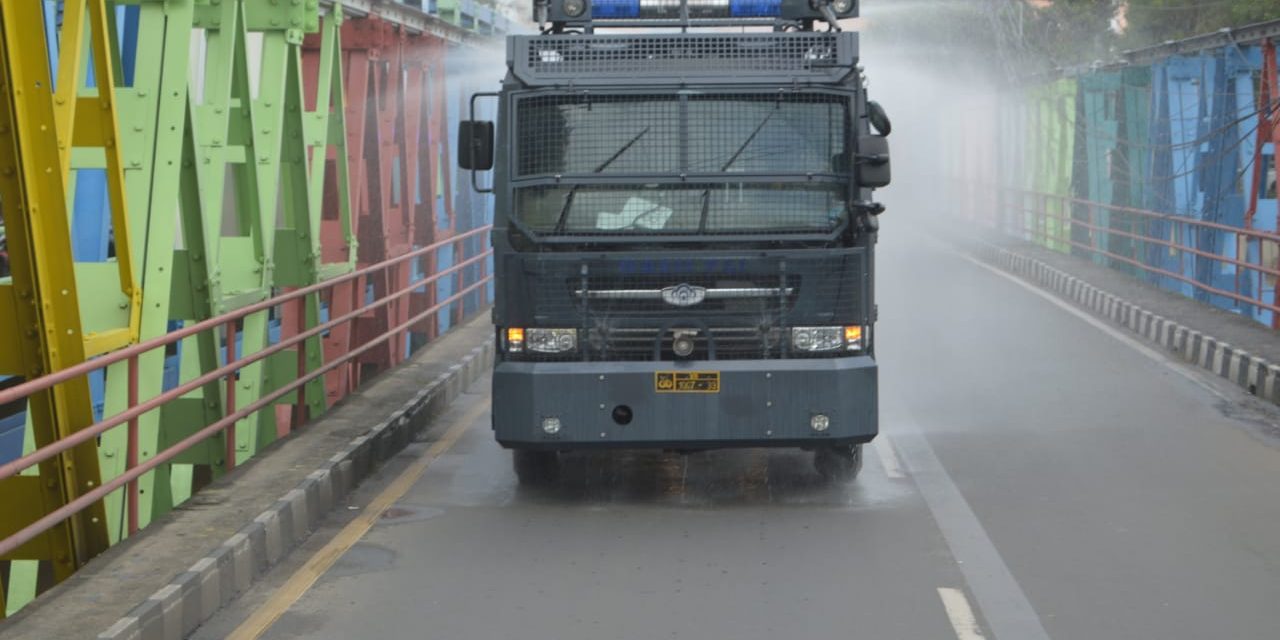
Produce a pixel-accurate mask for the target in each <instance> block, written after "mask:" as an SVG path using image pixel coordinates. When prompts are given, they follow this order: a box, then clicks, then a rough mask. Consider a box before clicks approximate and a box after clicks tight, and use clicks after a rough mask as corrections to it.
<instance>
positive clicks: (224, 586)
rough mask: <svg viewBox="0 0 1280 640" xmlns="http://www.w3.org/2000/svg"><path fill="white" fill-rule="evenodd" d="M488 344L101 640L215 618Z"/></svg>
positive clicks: (147, 637)
mask: <svg viewBox="0 0 1280 640" xmlns="http://www.w3.org/2000/svg"><path fill="white" fill-rule="evenodd" d="M493 357H494V353H493V340H492V339H490V340H487V341H485V342H484V343H483V344H481V345H480V346H478V347H476V348H475V349H472V350H471V351H470V352H469V353H468V354H467V355H466V356H465V357H464V358H463V359H462V361H461V362H459V363H458V364H455V365H453V366H451V367H450V368H449V370H448V371H447V372H446V373H443V374H441V375H440V376H438V377H436V378H435V379H434V380H432V381H431V382H429V383H428V384H427V385H426V386H425V387H424V388H423V389H422V391H420V392H419V393H417V394H416V395H415V396H414V397H413V399H412V400H411V401H409V402H406V403H404V404H403V405H401V406H400V407H398V408H397V409H396V410H395V411H393V412H392V413H391V415H390V416H388V417H387V418H386V419H385V420H382V421H381V422H379V423H377V424H376V425H374V426H373V428H371V429H370V430H369V431H368V432H366V433H365V434H363V435H360V436H358V437H356V438H353V439H352V440H351V441H350V442H349V443H348V444H347V445H346V446H345V447H344V448H343V449H342V450H341V451H339V452H338V453H336V454H334V455H333V456H332V457H330V458H329V460H328V462H327V463H325V465H324V466H322V467H320V468H318V469H316V470H315V471H313V472H311V473H310V474H308V475H307V477H306V478H305V479H304V480H303V481H302V482H301V483H299V484H298V485H297V486H296V487H293V488H292V489H290V490H288V491H286V492H285V493H284V494H283V495H281V496H280V498H279V499H278V500H277V501H276V502H275V504H273V505H272V506H271V507H270V508H268V509H267V510H266V511H264V512H262V513H261V514H259V515H258V516H257V517H255V518H254V519H253V520H252V521H251V522H250V523H249V524H247V525H245V526H244V527H243V528H241V529H240V530H239V531H237V532H236V533H235V534H233V535H232V536H230V537H228V538H227V539H226V540H225V541H223V542H222V544H220V545H218V547H217V548H215V549H213V550H212V551H210V552H209V553H208V554H206V555H205V556H203V557H201V558H200V559H198V560H197V561H196V562H195V563H194V564H192V565H191V567H190V568H189V569H188V570H187V571H184V572H183V573H181V574H179V575H177V576H175V577H174V578H173V580H172V581H170V582H169V584H167V585H165V586H164V587H161V588H160V589H159V590H157V591H156V592H155V593H154V594H152V595H151V596H150V597H149V598H147V599H146V600H145V601H143V602H142V603H140V604H138V605H137V606H136V607H134V608H133V609H132V610H131V611H129V613H128V614H126V615H125V616H124V617H122V618H120V619H119V620H117V621H116V622H115V623H114V624H112V625H111V626H110V627H109V628H107V629H106V630H104V631H102V632H101V633H99V635H98V638H99V640H181V639H182V638H185V637H187V636H188V635H190V634H191V632H192V631H194V630H195V629H196V628H197V627H198V626H199V625H200V624H202V623H203V622H205V621H206V620H208V619H209V618H211V617H213V614H214V613H216V612H217V611H218V610H219V609H221V608H222V607H224V606H226V605H227V604H228V603H230V602H231V601H232V600H234V599H235V598H236V597H237V596H239V595H240V594H241V593H244V592H245V591H246V590H247V589H248V588H249V587H250V586H251V585H253V583H254V582H256V581H257V580H259V579H261V578H262V577H263V576H265V575H266V573H267V571H268V570H269V569H270V568H271V567H272V566H274V565H275V564H276V563H278V562H280V560H281V559H283V558H284V557H285V556H287V555H288V554H289V552H290V551H292V550H293V549H294V548H296V547H297V546H298V545H299V544H300V543H302V542H303V541H304V540H306V539H307V537H308V536H310V535H311V532H312V531H314V530H315V529H316V527H317V526H318V525H319V524H320V521H321V520H322V519H323V518H324V517H325V516H326V515H327V514H328V513H329V512H330V511H331V510H332V509H333V508H334V507H335V506H337V505H338V504H339V503H340V502H341V501H342V500H343V499H344V498H345V497H346V496H347V495H348V494H349V493H350V492H351V490H352V489H354V488H355V487H356V486H357V485H358V484H359V483H360V482H361V481H362V480H364V479H365V478H366V477H368V476H369V474H370V473H371V472H372V471H374V470H375V469H377V468H378V467H379V466H380V465H381V464H382V463H384V462H386V461H387V460H389V459H390V458H391V457H393V456H394V455H395V454H397V453H398V452H399V451H400V450H402V449H404V448H405V447H406V446H407V445H408V444H409V443H410V442H412V441H413V440H414V438H415V437H416V436H417V435H418V434H420V433H422V432H423V431H425V430H426V429H427V427H428V426H429V425H430V424H431V422H432V420H433V419H435V418H436V417H438V416H440V415H441V414H442V413H444V410H445V409H446V408H447V407H448V406H449V405H450V403H452V402H453V400H454V399H455V398H457V396H458V395H459V394H461V393H462V391H463V390H464V389H466V387H467V386H468V385H470V384H471V383H472V382H474V381H476V380H477V379H479V378H480V377H481V376H482V375H483V374H484V372H486V371H488V370H489V369H490V368H491V367H492V365H493Z"/></svg>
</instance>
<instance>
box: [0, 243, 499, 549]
mask: <svg viewBox="0 0 1280 640" xmlns="http://www.w3.org/2000/svg"><path fill="white" fill-rule="evenodd" d="M490 229H491V227H488V226H486V227H480V228H477V229H474V230H471V231H468V232H466V233H462V234H458V235H455V236H452V237H450V238H448V239H446V240H442V241H440V242H436V243H433V244H431V245H428V246H425V247H422V248H419V249H415V250H414V251H412V252H409V253H407V254H405V255H402V256H398V257H395V258H391V259H389V260H385V261H383V262H380V263H377V264H374V265H371V266H368V267H364V268H361V269H358V270H355V271H352V272H351V273H348V274H344V275H342V276H339V277H336V278H332V279H330V280H327V281H325V282H322V283H317V284H314V285H309V286H307V287H302V288H299V289H295V290H292V291H289V292H287V293H284V294H281V295H278V296H275V297H273V298H270V299H267V300H263V301H260V302H257V303H254V304H252V305H249V306H246V307H243V308H240V309H237V310H235V311H231V312H228V313H225V314H223V315H220V316H217V317H215V318H210V319H208V320H204V321H201V322H197V323H194V324H191V325H189V326H187V327H183V328H182V329H179V330H176V331H173V332H171V333H168V334H166V335H165V336H161V337H157V338H154V339H151V340H147V341H145V342H142V343H139V344H136V345H132V346H130V347H127V348H125V349H121V350H119V351H116V352H113V353H111V354H109V355H106V356H103V357H101V358H97V359H95V360H91V361H87V362H84V363H81V364H78V365H76V366H74V367H69V368H67V369H64V370H62V371H58V372H56V373H53V374H49V375H46V376H42V377H41V378H37V379H35V380H31V381H28V382H26V383H23V384H21V385H18V386H15V387H12V388H10V389H7V390H4V391H3V392H0V404H4V403H9V402H14V401H17V400H21V399H23V398H26V397H29V396H30V395H33V394H36V393H40V392H42V391H46V390H48V389H50V388H52V387H54V386H56V385H57V384H60V383H63V382H66V381H67V380H70V379H73V378H74V377H76V376H78V375H85V374H87V373H89V372H92V371H95V370H98V369H102V368H104V367H107V366H110V365H111V364H114V363H117V362H120V361H121V360H125V361H127V367H128V368H127V375H128V407H127V408H126V409H125V410H124V411H122V412H120V413H117V414H115V415H113V416H111V417H109V418H105V419H103V420H101V421H99V422H96V423H94V424H92V425H89V426H87V427H85V428H84V429H80V430H78V431H76V432H75V433H73V434H71V435H69V436H67V437H65V438H61V439H59V440H58V441H56V442H53V443H50V444H48V445H46V446H44V447H41V448H39V449H37V450H35V451H33V452H31V453H28V454H26V455H24V456H22V457H20V458H18V459H16V460H12V461H10V462H8V463H5V464H3V465H0V481H3V480H4V479H6V478H10V477H13V476H15V475H17V474H19V473H21V472H22V471H24V470H26V469H29V468H31V467H33V466H35V465H37V464H39V463H41V462H43V461H45V460H48V459H50V458H52V457H54V456H56V455H59V454H62V453H65V452H67V451H69V450H70V449H72V448H74V447H77V446H80V445H83V444H85V443H87V442H89V441H91V440H93V439H94V438H96V437H98V436H100V435H102V434H103V433H105V432H107V431H108V430H110V429H113V428H116V427H118V426H120V425H121V424H125V423H127V424H128V441H127V449H126V463H125V472H124V473H123V474H122V475H121V476H119V477H117V478H115V479H113V480H112V481H110V482H108V483H106V484H104V485H102V486H100V487H99V488H98V489H95V490H94V491H92V492H90V493H86V494H83V495H81V496H80V497H78V498H76V499H74V500H72V501H71V502H69V503H67V504H66V505H63V506H62V507H60V508H59V509H57V510H55V511H53V512H51V513H49V514H47V515H46V516H45V517H43V518H41V519H40V520H38V521H36V522H35V523H33V524H32V525H30V526H28V527H26V528H24V529H22V530H21V531H19V532H17V533H15V534H14V535H12V536H10V537H9V538H6V539H4V540H2V541H0V556H3V555H4V554H6V553H9V552H11V551H12V550H14V549H16V548H18V547H19V546H21V545H22V544H25V543H26V542H27V541H29V540H31V539H32V538H34V537H35V536H37V535H40V533H42V532H44V531H45V530H47V529H48V528H49V527H52V526H53V525H54V524H56V523H58V522H60V521H61V520H63V519H65V518H67V517H69V516H71V515H72V514H74V513H76V512H78V511H79V510H80V509H83V508H84V507H85V506H87V505H89V504H92V503H93V502H94V501H95V500H97V499H99V498H101V497H103V496H105V495H107V494H108V493H110V492H111V491H113V490H115V489H118V488H120V487H121V486H125V487H126V492H127V496H126V505H127V511H128V513H127V523H128V531H129V533H130V534H131V535H132V534H133V533H135V532H136V531H137V530H138V503H139V500H138V497H139V496H138V483H137V480H138V478H139V477H141V475H142V474H143V473H146V471H149V470H150V469H154V468H155V467H156V466H158V465H160V464H163V463H164V462H166V461H168V460H171V459H172V458H173V457H175V456H177V455H178V454H179V453H181V452H182V451H183V450H185V449H187V448H189V447H190V446H192V445H194V444H196V443H198V442H199V441H201V440H203V439H204V438H206V437H209V436H211V435H213V434H214V433H216V432H218V431H220V430H225V437H226V441H227V442H226V453H225V455H226V459H225V461H224V464H225V468H226V470H228V471H230V470H231V469H233V468H234V467H235V423H236V422H237V421H238V420H240V419H242V418H244V417H247V416H249V415H252V414H253V413H255V412H257V411H258V410H260V409H262V408H263V407H265V406H267V405H268V404H269V403H271V402H273V401H274V400H275V399H277V398H280V397H282V396H284V395H285V394H287V393H289V392H291V391H293V390H295V389H296V390H298V393H299V394H302V393H303V389H304V388H305V387H304V385H305V384H306V383H307V382H310V381H311V380H314V379H316V378H317V377H319V376H320V375H323V374H324V373H327V372H329V371H331V370H333V369H335V368H337V367H339V366H342V365H345V364H347V363H349V362H350V361H351V360H352V359H354V358H355V357H356V356H358V355H360V354H362V353H364V352H366V351H368V350H370V349H372V348H373V347H374V346H377V345H378V344H381V343H382V342H385V341H387V340H389V339H391V337H393V336H394V335H396V334H397V333H399V332H400V331H403V330H405V329H407V328H409V327H412V326H414V325H415V324H418V323H420V322H422V321H424V320H425V319H426V318H428V317H430V316H431V315H432V314H435V313H438V312H439V311H440V310H441V309H443V308H444V307H446V306H448V305H450V304H452V303H453V302H456V301H457V300H460V299H461V298H462V297H464V296H466V295H468V294H470V293H471V292H473V291H475V290H476V289H478V288H479V287H481V286H483V285H485V284H487V283H488V282H489V281H490V280H491V276H489V275H487V274H484V272H483V271H484V270H483V266H484V262H483V261H484V260H486V259H487V258H489V257H490V256H492V255H493V251H492V250H491V249H489V250H485V251H484V252H482V253H480V254H478V255H475V256H472V257H470V258H467V259H465V260H462V261H460V262H458V263H456V264H454V265H452V266H450V267H448V268H446V269H442V270H440V271H438V272H436V273H433V274H431V275H429V276H427V277H425V278H423V279H421V280H417V281H415V282H412V283H409V284H408V285H407V286H406V287H404V288H402V289H400V290H398V291H394V292H389V293H388V294H387V295H384V296H383V297H381V298H379V299H377V300H374V301H372V302H369V303H367V304H363V305H362V306H360V307H359V308H356V309H354V310H352V311H351V312H348V313H346V314H343V315H341V316H338V317H335V318H331V319H330V320H329V321H327V322H325V323H322V324H319V325H317V326H315V327H312V328H310V329H306V328H300V331H299V332H298V333H297V334H295V335H292V336H289V337H287V338H284V339H281V340H280V341H278V342H276V343H275V344H272V345H269V346H267V347H266V348H264V349H262V350H260V351H257V352H254V353H252V354H247V355H245V356H244V357H242V358H237V357H236V352H235V342H236V330H237V329H236V321H237V320H239V319H241V318H243V317H245V316H248V315H249V314H252V313H256V312H259V311H263V310H266V309H269V308H272V307H275V306H278V305H281V304H284V303H286V302H289V301H292V300H296V299H299V298H302V297H303V296H306V295H310V294H313V293H317V292H320V291H324V290H326V289H331V288H333V287H335V286H336V285H338V284H341V283H344V282H347V281H350V280H353V279H356V278H360V277H362V276H365V275H368V274H371V273H374V272H376V271H378V270H379V269H386V268H389V267H393V266H397V265H399V264H400V263H402V262H405V261H408V260H412V259H414V258H417V257H419V256H422V255H425V254H427V253H429V252H431V251H435V250H438V249H440V248H443V247H445V246H449V245H454V246H459V243H460V242H461V241H463V240H466V239H468V238H470V237H473V236H476V235H479V234H482V233H485V232H487V231H489V230H490ZM476 264H480V265H481V267H482V271H481V278H480V279H479V280H478V281H477V282H476V283H474V284H472V285H469V286H467V287H465V288H464V289H463V290H462V291H459V292H458V293H456V294H454V295H452V296H450V297H449V298H447V299H446V300H444V301H441V302H439V303H437V304H435V305H433V306H432V307H431V308H429V309H427V310H425V311H423V312H421V313H419V314H417V315H415V316H414V317H413V318H412V319H410V320H409V321H407V322H405V323H402V324H400V325H398V326H397V327H395V328H393V329H391V330H389V331H388V332H386V333H384V334H382V335H381V336H378V337H377V338H375V339H373V340H371V341H369V342H367V343H365V344H363V345H361V346H360V347H358V348H357V349H354V350H352V351H350V352H348V353H346V354H344V355H343V356H342V357H341V358H337V359H335V360H333V361H332V362H329V363H325V364H324V365H322V366H321V367H319V368H318V369H316V370H315V371H313V372H311V373H306V372H305V367H304V366H303V365H304V363H305V350H306V341H307V340H309V339H311V338H314V337H316V336H318V335H321V334H322V333H324V332H325V331H329V330H331V329H333V328H335V327H337V326H339V325H341V324H343V323H345V322H350V321H353V320H355V319H356V318H357V317H359V316H361V315H363V314H365V313H367V312H368V311H369V310H371V309H377V308H379V307H382V306H385V305H389V304H391V303H392V302H395V301H397V300H400V299H401V298H403V297H405V296H407V295H409V294H411V293H412V292H413V291H415V290H417V289H421V288H422V287H424V286H427V285H429V284H432V283H434V282H436V281H437V280H439V279H440V278H443V277H445V276H448V275H450V274H454V273H457V272H459V271H461V270H462V269H465V268H467V267H470V266H473V265H476ZM219 328H225V331H226V337H225V343H226V344H225V348H226V354H227V357H226V364H224V365H223V366H221V367H218V368H216V369H214V370H212V371H209V372H206V373H205V374H203V375H201V376H199V377H197V378H194V379H192V380H189V381H187V382H185V383H182V384H180V385H178V386H176V387H174V388H173V389H170V390H168V391H165V392H162V393H160V394H159V395H157V396H155V397H154V398H151V399H149V400H147V401H145V402H141V403H140V402H139V401H138V388H137V387H138V357H139V356H140V355H141V354H143V353H145V352H147V351H151V350H153V349H159V348H164V347H167V346H168V345H170V344H173V343H174V342H177V341H178V340H181V339H183V338H186V337H190V336H192V335H195V334H197V333H200V332H202V331H209V330H217V329H219ZM294 346H297V347H298V351H299V363H300V365H299V377H298V378H297V379H295V380H294V381H293V382H291V383H289V384H288V385H285V386H284V387H282V388H281V389H278V390H276V391H273V392H271V393H269V394H267V395H266V396H265V397H264V398H261V399H259V400H258V401H256V402H254V403H251V404H250V405H248V406H246V407H241V408H237V407H236V404H235V383H236V374H237V373H238V372H239V371H240V370H241V369H243V368H244V367H246V366H248V365H251V364H253V363H255V362H259V361H261V360H263V359H265V358H267V357H270V356H271V355H273V354H276V353H279V352H281V351H283V350H285V349H288V348H290V347H294ZM219 379H225V385H226V390H225V393H226V396H225V401H226V412H227V414H228V415H226V416H224V417H223V418H222V419H220V420H218V421H216V422H214V423H213V424H211V425H208V426H206V427H204V428H202V429H201V430H200V431H199V432H197V433H196V434H193V435H192V436H191V437H188V438H186V439H184V440H182V441H180V442H178V443H176V444H174V445H172V446H170V447H168V448H166V449H164V450H163V451H161V452H157V454H156V455H155V456H154V457H152V458H150V459H149V460H147V461H146V462H143V463H139V462H138V418H139V416H141V415H143V414H145V413H147V412H149V411H153V410H155V409H156V408H158V407H160V406H161V405H163V404H165V403H167V402H169V401H172V400H175V399H177V398H180V397H181V396H184V395H186V394H188V393H190V392H191V391H194V390H196V389H198V388H200V387H202V386H204V385H207V384H210V383H214V382H216V381H218V380H219ZM298 400H299V403H300V402H301V401H302V397H301V395H299V398H298ZM94 496H96V497H94Z"/></svg>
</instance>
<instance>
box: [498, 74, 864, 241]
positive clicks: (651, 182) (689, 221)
mask: <svg viewBox="0 0 1280 640" xmlns="http://www.w3.org/2000/svg"><path fill="white" fill-rule="evenodd" d="M847 128H848V97H847V96H842V95H834V94H817V93H795V92H792V93H774V94H681V95H676V94H673V95H660V96H652V95H641V96H636V95H611V96H599V95H592V96H590V97H586V96H581V95H552V96H530V97H526V98H524V99H521V100H518V101H517V103H516V136H515V137H516V140H517V152H516V157H515V159H514V160H515V166H514V167H513V170H514V171H513V172H514V174H515V176H514V178H515V179H514V181H513V182H514V186H515V187H516V189H517V192H516V194H515V203H514V204H515V206H514V208H513V209H514V211H513V215H514V216H515V217H516V218H517V219H518V220H519V221H520V222H521V223H523V224H524V225H525V226H526V227H527V228H529V229H531V230H533V231H537V232H542V233H601V232H603V233H625V232H649V233H652V232H667V233H672V232H675V233H682V234H683V233H691V232H692V233H726V232H748V231H754V232H760V231H777V232H786V231H807V232H814V231H823V230H827V229H830V228H832V227H834V226H835V225H837V224H839V222H840V221H841V220H842V219H843V216H844V215H845V214H844V211H845V206H844V204H845V201H846V197H847V190H848V186H847V185H848V175H847V174H848V170H847V167H848V162H847V160H846V159H845V155H846V147H845V140H846V132H847ZM550 176H554V177H555V178H556V179H557V182H556V184H555V185H553V186H548V185H547V184H546V181H545V178H546V177H550ZM800 177H803V178H800ZM538 178H543V179H544V180H543V181H542V182H541V184H536V185H535V184H530V185H529V186H521V182H522V181H525V180H535V179H538ZM584 178H585V179H586V180H584ZM788 178H791V179H790V180H788ZM602 179H603V180H602ZM611 179H616V180H617V182H616V183H613V182H612V181H611Z"/></svg>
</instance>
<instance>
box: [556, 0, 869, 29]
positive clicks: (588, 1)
mask: <svg viewBox="0 0 1280 640" xmlns="http://www.w3.org/2000/svg"><path fill="white" fill-rule="evenodd" d="M857 16H858V0H533V19H534V22H536V23H538V24H539V25H542V26H543V28H544V32H550V33H561V32H563V31H564V30H565V29H570V30H573V29H581V30H582V31H584V32H587V33H590V32H592V31H593V30H594V29H596V28H602V27H605V28H627V29H634V28H646V27H679V28H680V29H682V30H687V29H689V28H690V27H746V26H756V27H773V28H774V30H775V31H783V30H800V31H812V30H813V26H814V23H815V22H817V21H824V22H826V23H827V24H828V25H829V26H830V28H831V30H832V31H839V30H840V26H839V21H840V20H842V19H846V18H856V17H857Z"/></svg>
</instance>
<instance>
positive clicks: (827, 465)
mask: <svg viewBox="0 0 1280 640" xmlns="http://www.w3.org/2000/svg"><path fill="white" fill-rule="evenodd" d="M813 466H814V467H815V468H816V469H817V470H818V473H819V474H820V475H821V476H822V477H823V478H825V479H826V480H827V481H829V482H848V481H850V480H853V479H854V478H856V477H857V476H858V472H859V471H861V470H862V445H860V444H855V445H844V446H838V447H823V448H821V449H818V450H817V451H815V452H814V454H813Z"/></svg>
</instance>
